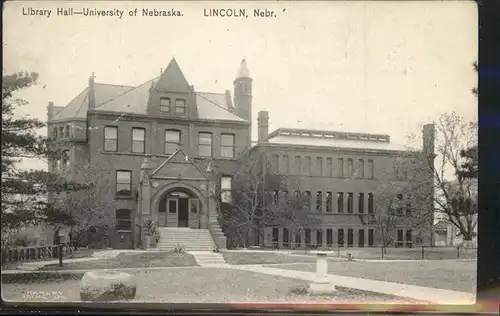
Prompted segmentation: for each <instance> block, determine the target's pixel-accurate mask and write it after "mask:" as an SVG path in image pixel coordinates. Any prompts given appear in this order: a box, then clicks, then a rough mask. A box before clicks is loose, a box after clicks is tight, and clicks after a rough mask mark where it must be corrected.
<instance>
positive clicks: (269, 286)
mask: <svg viewBox="0 0 500 316" xmlns="http://www.w3.org/2000/svg"><path fill="white" fill-rule="evenodd" d="M130 273H131V274H133V275H135V276H136V279H137V296H136V298H135V300H134V301H153V302H165V303H227V302H233V303H234V302H330V303H336V302H340V303H349V302H360V301H361V302H363V301H364V302H367V301H368V302H373V301H394V300H398V299H397V298H396V297H393V296H389V295H383V294H377V293H371V292H364V291H357V290H352V289H345V288H339V289H338V291H337V292H336V293H334V294H333V295H328V296H314V295H308V294H307V293H306V292H304V289H307V286H308V282H305V281H302V280H296V279H291V278H285V277H277V276H271V275H265V274H261V273H255V272H250V271H239V270H231V269H216V268H198V269H190V268H179V269H167V270H146V271H135V272H130ZM79 285H80V282H79V280H65V281H60V282H43V283H32V284H21V283H17V284H2V290H3V291H2V292H3V293H2V294H3V298H4V299H5V300H16V301H32V302H33V301H45V302H47V301H79ZM400 300H401V299H400Z"/></svg>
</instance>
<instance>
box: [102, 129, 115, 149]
mask: <svg viewBox="0 0 500 316" xmlns="http://www.w3.org/2000/svg"><path fill="white" fill-rule="evenodd" d="M104 151H118V127H116V126H106V127H105V128H104Z"/></svg>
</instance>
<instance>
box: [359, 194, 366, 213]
mask: <svg viewBox="0 0 500 316" xmlns="http://www.w3.org/2000/svg"><path fill="white" fill-rule="evenodd" d="M358 212H359V213H360V214H363V213H364V212H365V194H364V193H359V194H358Z"/></svg>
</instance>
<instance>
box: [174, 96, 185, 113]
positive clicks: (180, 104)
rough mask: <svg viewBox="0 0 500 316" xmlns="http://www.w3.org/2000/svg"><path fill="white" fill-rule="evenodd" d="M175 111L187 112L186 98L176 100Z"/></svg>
mask: <svg viewBox="0 0 500 316" xmlns="http://www.w3.org/2000/svg"><path fill="white" fill-rule="evenodd" d="M175 113H182V114H184V113H186V100H184V99H177V100H175Z"/></svg>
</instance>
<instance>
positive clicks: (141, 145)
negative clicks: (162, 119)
mask: <svg viewBox="0 0 500 316" xmlns="http://www.w3.org/2000/svg"><path fill="white" fill-rule="evenodd" d="M145 151H146V130H145V129H144V128H132V152H133V153H141V154H143V153H144V152H145Z"/></svg>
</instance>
